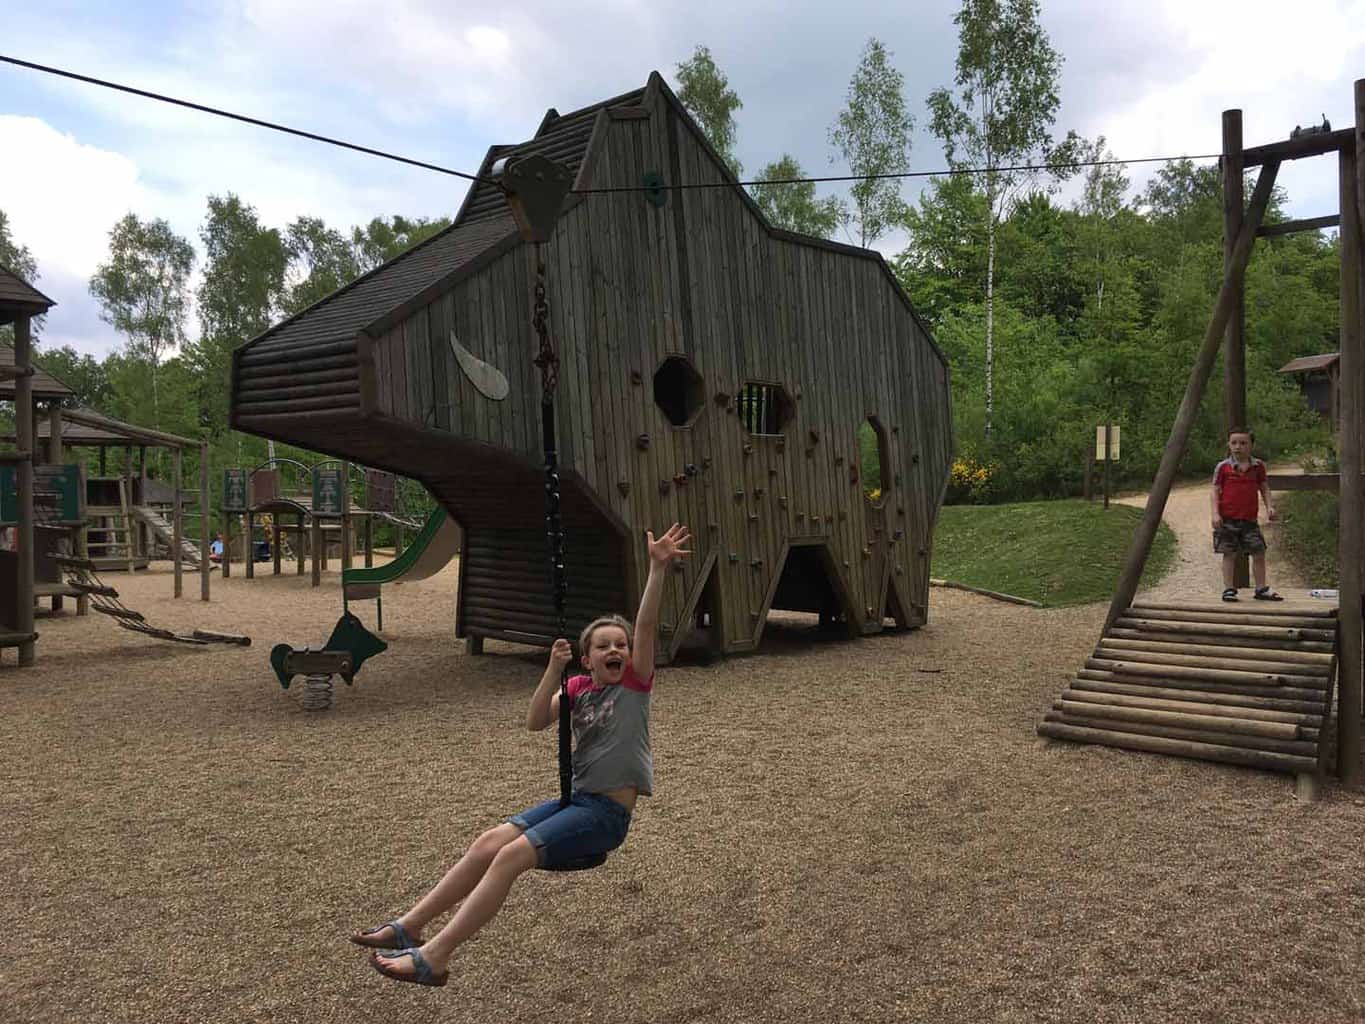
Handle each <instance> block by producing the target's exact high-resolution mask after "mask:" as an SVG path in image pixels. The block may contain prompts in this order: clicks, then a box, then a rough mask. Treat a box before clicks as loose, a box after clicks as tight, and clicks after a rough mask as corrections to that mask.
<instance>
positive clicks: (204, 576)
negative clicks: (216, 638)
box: [199, 441, 226, 601]
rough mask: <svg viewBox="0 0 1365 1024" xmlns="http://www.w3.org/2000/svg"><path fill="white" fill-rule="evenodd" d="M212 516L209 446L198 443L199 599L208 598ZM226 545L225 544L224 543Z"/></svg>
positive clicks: (206, 443)
mask: <svg viewBox="0 0 1365 1024" xmlns="http://www.w3.org/2000/svg"><path fill="white" fill-rule="evenodd" d="M212 532H213V516H212V514H211V513H210V510H209V446H208V442H207V441H205V442H202V443H201V444H200V445H199V600H201V601H207V600H208V599H209V571H210V569H211V566H210V565H209V534H211V533H212ZM224 546H225V547H226V545H224Z"/></svg>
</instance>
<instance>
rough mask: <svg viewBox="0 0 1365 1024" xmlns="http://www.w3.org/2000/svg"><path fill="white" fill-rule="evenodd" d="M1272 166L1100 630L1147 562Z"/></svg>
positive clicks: (1271, 180)
mask: <svg viewBox="0 0 1365 1024" xmlns="http://www.w3.org/2000/svg"><path fill="white" fill-rule="evenodd" d="M1278 170H1279V163H1278V162H1276V161H1267V162H1266V164H1265V166H1264V167H1262V168H1261V175H1260V178H1259V180H1257V182H1256V189H1255V191H1254V192H1253V193H1252V196H1251V206H1250V208H1249V209H1248V210H1247V213H1246V217H1245V219H1244V220H1243V223H1242V230H1241V232H1240V233H1239V234H1238V236H1237V244H1236V245H1235V246H1234V248H1233V251H1232V256H1231V259H1230V260H1229V261H1228V266H1227V269H1226V270H1225V272H1224V274H1223V286H1222V288H1220V289H1219V292H1218V301H1217V302H1216V303H1215V305H1214V310H1213V318H1212V320H1211V321H1210V322H1209V326H1208V329H1207V330H1205V332H1204V340H1203V342H1202V344H1201V345H1200V348H1199V354H1198V356H1197V357H1196V358H1195V362H1194V366H1193V368H1192V369H1191V370H1190V379H1189V382H1188V384H1186V386H1185V396H1184V398H1183V399H1182V400H1181V403H1180V409H1179V410H1178V411H1177V413H1176V417H1175V423H1174V425H1173V426H1172V427H1171V436H1170V439H1169V440H1168V441H1167V442H1166V449H1165V451H1164V452H1163V453H1162V456H1161V464H1160V466H1159V467H1158V468H1157V472H1156V479H1155V480H1153V481H1152V487H1151V491H1150V493H1149V495H1148V498H1147V507H1146V509H1145V510H1144V512H1143V516H1142V521H1141V522H1140V523H1139V524H1138V528H1137V530H1136V531H1134V534H1133V540H1132V543H1131V544H1130V545H1129V548H1128V556H1127V560H1126V562H1125V564H1124V568H1123V573H1122V575H1121V576H1120V577H1119V583H1118V587H1117V588H1116V590H1115V593H1114V599H1113V601H1112V602H1111V603H1110V605H1109V613H1108V615H1107V616H1106V618H1105V622H1104V625H1105V629H1106V630H1107V629H1108V628H1109V627H1110V626H1112V625H1113V624H1114V622H1115V620H1117V619H1118V618H1119V617H1120V615H1121V614H1122V612H1123V610H1124V609H1125V608H1127V607H1129V606H1130V605H1131V604H1132V603H1133V596H1134V595H1135V594H1136V593H1137V589H1138V583H1139V581H1140V580H1141V578H1142V570H1143V567H1144V566H1146V564H1147V555H1148V552H1150V551H1151V549H1152V541H1153V540H1154V539H1155V538H1156V531H1157V527H1159V526H1160V525H1161V514H1162V512H1163V511H1164V510H1165V508H1166V499H1167V498H1168V497H1169V496H1170V493H1171V484H1172V483H1173V482H1174V481H1175V474H1176V471H1177V470H1178V469H1179V468H1180V462H1181V460H1182V459H1183V458H1184V457H1185V448H1186V446H1187V445H1188V442H1189V437H1190V430H1191V428H1192V427H1193V426H1194V418H1195V415H1196V414H1197V413H1198V411H1199V404H1200V402H1201V401H1202V399H1203V397H1204V386H1205V385H1206V384H1207V382H1208V379H1209V373H1210V372H1211V371H1212V369H1213V362H1214V359H1215V358H1217V355H1218V348H1219V342H1220V341H1221V340H1222V338H1223V331H1224V330H1225V329H1226V327H1227V324H1228V318H1229V317H1230V316H1231V315H1232V311H1233V309H1234V308H1235V306H1236V300H1237V294H1238V292H1237V289H1238V288H1239V287H1240V286H1241V283H1242V280H1243V277H1244V276H1245V274H1246V266H1247V261H1248V260H1249V259H1250V258H1251V246H1252V243H1253V242H1255V240H1256V231H1257V229H1258V228H1260V226H1261V218H1262V217H1263V216H1264V215H1265V208H1266V204H1267V203H1268V202H1269V201H1270V192H1271V189H1272V188H1273V186H1274V184H1275V175H1276V172H1277V171H1278Z"/></svg>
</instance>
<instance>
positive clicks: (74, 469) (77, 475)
mask: <svg viewBox="0 0 1365 1024" xmlns="http://www.w3.org/2000/svg"><path fill="white" fill-rule="evenodd" d="M33 490H34V492H35V493H38V492H42V491H50V492H55V493H56V494H57V497H58V502H57V519H58V520H59V521H61V522H63V523H79V522H82V521H83V520H84V519H85V501H84V499H85V494H84V491H85V488H84V486H83V485H82V483H81V467H80V466H76V465H61V466H42V465H39V466H34V467H33ZM45 518H49V515H48V514H46V513H40V512H35V514H34V519H35V521H37V520H42V519H45ZM18 522H19V478H18V475H17V473H16V472H15V467H14V466H0V523H3V524H4V525H6V526H13V525H15V524H16V523H18Z"/></svg>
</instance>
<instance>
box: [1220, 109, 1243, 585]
mask: <svg viewBox="0 0 1365 1024" xmlns="http://www.w3.org/2000/svg"><path fill="white" fill-rule="evenodd" d="M1222 167H1223V275H1224V276H1225V277H1226V276H1227V275H1228V271H1229V269H1230V268H1231V267H1232V251H1233V249H1235V248H1236V246H1237V238H1238V236H1239V235H1240V234H1241V233H1242V208H1243V206H1244V205H1245V203H1246V195H1245V192H1244V189H1243V186H1242V112H1241V111H1240V110H1225V111H1223V158H1222ZM1246 363H1247V358H1246V288H1245V287H1244V286H1243V282H1242V280H1241V278H1238V279H1237V280H1236V281H1234V282H1233V297H1232V309H1231V310H1230V311H1229V312H1228V326H1227V330H1226V331H1225V332H1224V335H1223V390H1224V407H1225V409H1226V410H1227V423H1226V424H1225V425H1226V428H1227V429H1228V430H1231V429H1232V428H1233V427H1244V426H1246V422H1247V369H1246ZM1242 562H1243V563H1244V567H1243V572H1245V559H1242ZM1239 586H1246V581H1245V580H1242V581H1239Z"/></svg>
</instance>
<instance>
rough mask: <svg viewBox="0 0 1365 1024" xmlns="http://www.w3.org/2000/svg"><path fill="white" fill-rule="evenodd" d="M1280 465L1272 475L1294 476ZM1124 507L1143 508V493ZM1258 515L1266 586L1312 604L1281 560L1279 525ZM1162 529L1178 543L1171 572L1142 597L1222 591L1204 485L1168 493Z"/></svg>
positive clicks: (1193, 597)
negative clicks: (1262, 535)
mask: <svg viewBox="0 0 1365 1024" xmlns="http://www.w3.org/2000/svg"><path fill="white" fill-rule="evenodd" d="M1293 471H1294V470H1292V469H1286V468H1284V467H1273V468H1272V472H1275V473H1281V472H1293ZM1119 501H1120V502H1121V503H1122V504H1124V505H1134V506H1136V507H1137V508H1143V507H1144V506H1145V505H1146V504H1147V495H1145V494H1137V495H1133V496H1132V497H1129V498H1120V499H1119ZM1264 515H1265V513H1264V511H1262V523H1261V530H1262V532H1264V534H1265V539H1266V545H1267V551H1266V575H1267V579H1268V580H1269V582H1270V585H1271V586H1273V587H1274V588H1275V589H1276V590H1278V591H1279V592H1280V593H1281V594H1283V595H1284V596H1285V597H1286V598H1288V599H1290V600H1300V599H1302V600H1305V601H1309V600H1313V599H1312V598H1310V597H1309V596H1308V590H1309V588H1310V587H1312V586H1313V585H1314V584H1313V583H1311V582H1309V581H1307V580H1304V579H1302V578H1301V577H1300V576H1299V575H1298V574H1297V573H1296V572H1295V570H1294V567H1293V566H1292V565H1291V564H1290V563H1289V562H1288V561H1287V560H1286V559H1284V558H1283V555H1282V550H1281V545H1280V527H1279V525H1278V524H1277V523H1266V522H1265V521H1264ZM1162 519H1164V520H1165V522H1166V525H1167V526H1169V527H1170V528H1171V530H1172V531H1173V532H1174V533H1175V536H1176V539H1177V541H1178V542H1179V545H1180V546H1179V550H1178V551H1177V553H1176V564H1175V567H1174V568H1173V569H1172V570H1171V572H1170V574H1169V575H1168V576H1166V577H1165V578H1164V579H1163V580H1162V581H1161V582H1160V583H1159V584H1157V586H1156V587H1154V588H1153V589H1152V590H1149V591H1142V596H1144V597H1151V598H1159V599H1162V600H1182V601H1209V600H1214V599H1215V598H1217V597H1218V595H1219V593H1220V592H1221V591H1222V589H1223V583H1222V579H1223V578H1222V575H1221V573H1222V568H1221V565H1220V563H1221V561H1222V556H1221V555H1216V554H1214V552H1213V541H1212V527H1211V525H1210V523H1209V485H1208V484H1207V483H1204V482H1203V481H1199V482H1197V483H1184V484H1178V485H1177V486H1175V487H1173V488H1172V489H1171V494H1170V497H1169V499H1167V501H1166V509H1165V511H1164V512H1163V514H1162Z"/></svg>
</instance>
